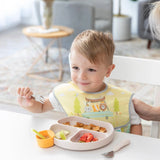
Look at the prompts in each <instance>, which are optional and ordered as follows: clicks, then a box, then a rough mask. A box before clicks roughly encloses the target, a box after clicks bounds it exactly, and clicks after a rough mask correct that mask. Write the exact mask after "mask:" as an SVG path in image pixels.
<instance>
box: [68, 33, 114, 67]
mask: <svg viewBox="0 0 160 160" xmlns="http://www.w3.org/2000/svg"><path fill="white" fill-rule="evenodd" d="M73 49H74V50H76V51H77V52H78V53H80V54H82V55H83V56H85V57H86V58H87V59H88V60H89V61H90V62H91V63H94V64H97V63H107V64H112V60H113V54H114V49H115V46H114V43H113V39H112V35H111V34H110V33H106V34H105V33H103V32H98V31H95V30H86V31H83V32H82V33H80V34H79V35H78V36H77V37H76V38H75V39H74V41H73V43H72V46H71V52H72V50H73Z"/></svg>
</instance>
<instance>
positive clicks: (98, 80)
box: [70, 50, 108, 92]
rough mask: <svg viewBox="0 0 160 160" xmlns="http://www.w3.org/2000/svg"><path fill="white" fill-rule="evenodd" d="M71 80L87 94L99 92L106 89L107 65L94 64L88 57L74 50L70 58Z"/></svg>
mask: <svg viewBox="0 0 160 160" xmlns="http://www.w3.org/2000/svg"><path fill="white" fill-rule="evenodd" d="M70 66H71V79H72V81H73V82H74V83H75V84H76V85H77V86H78V87H79V89H80V90H82V91H85V92H98V91H101V90H103V89H104V88H105V84H104V82H103V80H104V77H105V76H106V75H107V73H108V67H107V65H106V64H93V63H91V62H90V61H89V60H88V59H87V58H86V57H84V56H83V55H81V54H79V53H78V52H76V51H75V50H72V53H71V56H70Z"/></svg>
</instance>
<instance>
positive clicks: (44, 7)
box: [40, 0, 54, 29]
mask: <svg viewBox="0 0 160 160" xmlns="http://www.w3.org/2000/svg"><path fill="white" fill-rule="evenodd" d="M53 2H54V0H41V1H40V4H41V17H42V25H43V27H44V29H49V28H51V26H52V16H53V13H52V9H53V8H52V5H53Z"/></svg>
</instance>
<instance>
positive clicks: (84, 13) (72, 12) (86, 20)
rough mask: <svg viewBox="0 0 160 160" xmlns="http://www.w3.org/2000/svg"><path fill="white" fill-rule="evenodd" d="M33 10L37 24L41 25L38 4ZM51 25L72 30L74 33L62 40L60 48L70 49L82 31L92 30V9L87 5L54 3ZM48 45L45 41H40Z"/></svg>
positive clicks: (68, 2)
mask: <svg viewBox="0 0 160 160" xmlns="http://www.w3.org/2000/svg"><path fill="white" fill-rule="evenodd" d="M35 9H36V14H37V19H38V22H39V24H42V23H41V16H40V3H39V2H37V1H36V2H35ZM53 25H60V26H66V27H69V28H72V29H73V30H74V33H73V34H72V35H71V36H69V37H66V38H63V39H62V48H65V49H70V46H71V43H72V41H73V39H74V38H75V37H76V36H77V35H78V34H79V33H81V32H82V31H84V30H86V29H93V28H94V7H93V6H92V5H90V4H87V3H81V2H74V1H54V3H53ZM42 41H43V44H44V45H46V44H47V43H48V40H47V39H44V40H42Z"/></svg>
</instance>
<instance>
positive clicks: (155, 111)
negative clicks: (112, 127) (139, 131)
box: [132, 99, 160, 121]
mask: <svg viewBox="0 0 160 160" xmlns="http://www.w3.org/2000/svg"><path fill="white" fill-rule="evenodd" d="M132 101H133V104H134V108H135V110H136V112H137V113H138V115H139V116H140V117H141V118H143V119H145V120H153V121H160V106H159V107H153V106H150V105H148V104H146V103H144V102H142V101H140V100H138V99H133V100H132Z"/></svg>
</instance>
